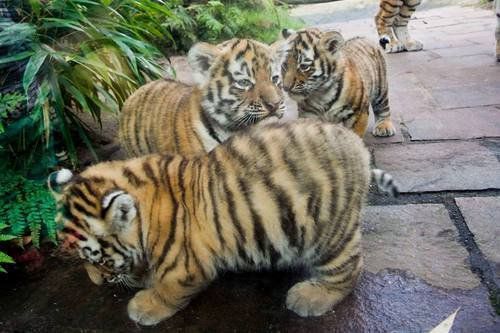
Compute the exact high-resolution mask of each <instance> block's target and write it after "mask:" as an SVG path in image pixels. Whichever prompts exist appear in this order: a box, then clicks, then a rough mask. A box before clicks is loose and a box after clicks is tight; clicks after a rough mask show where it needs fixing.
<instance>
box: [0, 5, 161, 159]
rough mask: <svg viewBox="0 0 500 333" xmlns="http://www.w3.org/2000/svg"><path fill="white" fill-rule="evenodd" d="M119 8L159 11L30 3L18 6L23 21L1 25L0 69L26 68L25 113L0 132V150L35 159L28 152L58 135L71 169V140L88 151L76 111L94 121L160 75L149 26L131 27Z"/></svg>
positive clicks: (73, 150) (129, 11) (130, 8)
mask: <svg viewBox="0 0 500 333" xmlns="http://www.w3.org/2000/svg"><path fill="white" fill-rule="evenodd" d="M121 6H122V7H123V11H124V12H126V13H127V14H130V15H136V14H137V13H136V12H134V11H133V10H135V11H140V10H141V8H144V7H147V6H151V7H153V6H154V7H156V8H157V9H158V10H160V9H161V8H162V6H161V5H159V4H158V3H157V2H156V1H109V0H107V1H106V0H101V1H97V0H96V1H93V0H51V1H41V0H30V1H21V4H20V7H19V10H20V13H21V17H22V23H16V24H12V23H11V22H10V23H0V45H2V47H4V48H6V49H7V52H6V53H5V54H4V55H2V56H0V65H4V66H5V65H9V64H10V65H15V64H16V63H17V64H23V65H25V70H24V75H23V77H22V86H23V89H24V92H25V94H26V96H25V97H26V100H27V103H28V104H29V108H30V112H29V114H28V115H27V116H25V117H23V118H22V119H20V120H18V121H16V122H14V123H12V124H9V125H8V126H7V127H6V128H5V131H4V132H3V133H2V134H0V146H2V147H3V148H4V149H6V150H8V151H10V152H12V153H13V155H14V157H19V156H22V155H23V153H25V152H26V151H29V154H27V156H28V157H23V159H31V160H34V159H35V158H34V156H36V154H34V153H33V152H32V151H33V148H34V147H35V148H38V149H39V150H42V151H44V150H47V149H48V148H50V147H51V146H52V145H53V144H54V136H60V137H61V138H62V141H63V142H64V146H65V147H64V148H65V149H66V150H67V151H68V153H69V157H70V159H71V161H72V162H73V164H76V163H77V160H76V146H77V144H76V141H75V136H77V137H79V139H80V140H79V141H81V142H83V143H85V144H86V145H87V147H88V148H89V149H91V150H92V145H91V143H90V140H89V138H88V136H87V131H86V128H85V125H84V123H83V122H81V121H80V119H79V116H78V115H79V113H81V112H86V113H89V114H91V115H92V116H93V117H94V118H95V119H96V120H98V121H100V115H101V112H118V110H119V109H120V107H121V105H122V104H123V102H124V101H125V99H126V98H127V97H128V96H129V95H130V94H131V93H132V92H133V91H134V90H135V89H137V87H138V86H140V85H143V84H144V83H145V82H147V80H148V79H156V78H159V77H161V76H162V75H163V71H162V70H161V68H160V66H159V65H158V64H157V62H155V60H156V59H157V58H159V57H160V56H161V53H160V52H159V51H158V49H157V48H155V47H154V46H153V45H151V44H150V43H149V42H148V41H147V38H148V37H149V36H150V35H151V34H152V32H151V31H150V30H145V29H146V28H149V27H143V26H141V25H131V24H130V23H129V17H128V16H124V15H122V14H121V13H120V11H118V10H117V8H120V7H121ZM164 14H165V15H167V14H168V12H165V11H164ZM162 32H164V31H159V32H158V34H160V33H162ZM158 34H157V35H158ZM33 91H34V93H33Z"/></svg>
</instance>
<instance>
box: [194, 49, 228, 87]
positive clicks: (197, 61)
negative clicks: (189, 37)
mask: <svg viewBox="0 0 500 333" xmlns="http://www.w3.org/2000/svg"><path fill="white" fill-rule="evenodd" d="M222 49H223V48H221V47H218V46H215V45H211V44H208V43H196V44H195V45H193V46H192V47H191V49H190V50H189V52H188V56H187V59H188V63H189V65H190V66H191V68H192V69H193V72H194V73H193V74H194V75H193V76H194V80H195V82H196V83H197V84H199V85H202V84H204V83H205V82H206V81H207V80H208V75H209V70H210V66H212V64H213V63H214V60H215V58H217V56H219V55H220V54H221V53H222Z"/></svg>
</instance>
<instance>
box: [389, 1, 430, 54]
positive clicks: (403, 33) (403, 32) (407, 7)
mask: <svg viewBox="0 0 500 333" xmlns="http://www.w3.org/2000/svg"><path fill="white" fill-rule="evenodd" d="M420 2H421V0H403V5H402V6H401V9H400V10H399V14H398V15H397V16H396V18H395V20H394V34H395V35H396V38H397V39H398V40H399V41H400V42H401V43H402V44H403V46H404V49H405V50H406V51H420V50H422V48H423V44H422V43H421V42H419V41H418V40H415V39H413V38H411V36H410V34H409V32H408V22H409V21H410V18H411V16H412V15H413V13H414V12H415V9H416V8H417V6H418V5H420Z"/></svg>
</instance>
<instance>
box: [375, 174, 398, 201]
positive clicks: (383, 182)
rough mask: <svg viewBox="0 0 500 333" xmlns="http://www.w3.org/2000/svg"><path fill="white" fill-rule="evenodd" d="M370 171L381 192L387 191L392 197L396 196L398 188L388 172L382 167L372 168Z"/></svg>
mask: <svg viewBox="0 0 500 333" xmlns="http://www.w3.org/2000/svg"><path fill="white" fill-rule="evenodd" d="M371 173H372V178H373V180H374V181H375V183H376V184H377V186H378V188H379V189H380V190H381V191H382V192H385V193H388V194H389V195H390V196H392V197H397V196H398V195H399V189H398V187H397V185H396V184H394V179H393V178H392V176H391V175H390V174H389V173H388V172H385V171H384V170H382V169H372V172H371Z"/></svg>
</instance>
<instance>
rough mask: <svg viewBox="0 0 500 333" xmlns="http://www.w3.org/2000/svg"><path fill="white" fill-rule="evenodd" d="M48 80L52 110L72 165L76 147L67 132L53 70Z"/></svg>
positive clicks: (74, 160) (60, 95)
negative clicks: (52, 102) (52, 101)
mask: <svg viewBox="0 0 500 333" xmlns="http://www.w3.org/2000/svg"><path fill="white" fill-rule="evenodd" d="M49 80H50V81H49V82H50V86H51V90H52V98H53V99H54V111H55V113H56V116H57V120H58V121H59V126H60V128H61V132H62V135H63V138H64V143H65V145H66V147H67V148H68V153H69V157H70V159H71V161H72V163H73V164H74V165H76V162H77V158H76V149H75V144H74V142H73V139H72V137H71V133H70V132H69V127H68V122H67V120H66V116H65V108H64V100H63V97H62V94H61V89H60V86H59V82H58V81H57V77H56V74H55V73H54V72H51V73H50V77H49Z"/></svg>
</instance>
